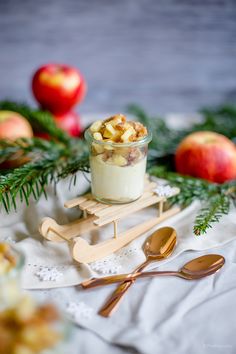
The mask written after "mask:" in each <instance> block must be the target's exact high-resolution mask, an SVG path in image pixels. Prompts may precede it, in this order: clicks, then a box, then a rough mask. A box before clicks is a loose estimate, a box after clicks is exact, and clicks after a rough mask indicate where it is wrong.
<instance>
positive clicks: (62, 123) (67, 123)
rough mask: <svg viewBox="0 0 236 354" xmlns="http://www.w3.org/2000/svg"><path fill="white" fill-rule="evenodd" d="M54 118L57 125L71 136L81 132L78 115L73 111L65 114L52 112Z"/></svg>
mask: <svg viewBox="0 0 236 354" xmlns="http://www.w3.org/2000/svg"><path fill="white" fill-rule="evenodd" d="M54 119H55V122H56V124H57V126H58V127H59V128H61V129H63V130H65V131H66V132H67V133H68V134H70V135H71V136H75V137H76V136H79V135H80V133H81V126H80V117H79V115H78V114H77V113H75V112H72V111H70V112H68V113H65V114H54Z"/></svg>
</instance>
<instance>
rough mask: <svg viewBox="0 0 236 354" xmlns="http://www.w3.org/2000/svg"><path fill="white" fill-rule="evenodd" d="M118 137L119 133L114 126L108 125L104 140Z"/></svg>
mask: <svg viewBox="0 0 236 354" xmlns="http://www.w3.org/2000/svg"><path fill="white" fill-rule="evenodd" d="M116 135H117V131H116V130H115V129H114V128H113V126H112V125H111V124H110V123H106V129H105V131H104V134H103V136H104V138H108V139H110V138H113V137H115V136H116Z"/></svg>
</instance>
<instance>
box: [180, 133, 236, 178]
mask: <svg viewBox="0 0 236 354" xmlns="http://www.w3.org/2000/svg"><path fill="white" fill-rule="evenodd" d="M175 166H176V170H177V172H179V173H181V174H183V175H189V176H193V177H198V178H203V179H206V180H208V181H210V182H215V183H224V182H225V181H229V180H232V179H235V178H236V147H235V145H234V144H233V142H232V141H230V140H229V139H228V138H227V137H226V136H224V135H221V134H218V133H214V132H210V131H199V132H196V133H192V134H190V135H188V136H187V137H186V138H184V139H183V140H182V142H181V143H180V144H179V146H178V147H177V150H176V154H175Z"/></svg>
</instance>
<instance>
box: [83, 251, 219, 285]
mask: <svg viewBox="0 0 236 354" xmlns="http://www.w3.org/2000/svg"><path fill="white" fill-rule="evenodd" d="M224 263H225V259H224V257H223V256H221V255H218V254H207V255H205V256H201V257H198V258H195V259H193V260H191V261H190V262H188V263H186V264H185V265H184V266H183V267H182V268H181V269H180V270H179V271H177V272H173V271H163V272H159V271H152V272H143V273H142V272H138V273H131V274H120V275H114V276H109V277H104V278H93V279H90V280H88V281H85V282H83V283H82V284H81V285H82V287H83V288H84V289H89V288H94V287H97V286H102V285H108V284H113V283H118V282H121V281H130V280H134V279H137V278H145V277H155V276H176V277H180V278H183V279H187V280H196V279H201V278H203V277H206V276H208V275H211V274H214V273H216V272H217V271H218V270H220V268H222V267H223V265H224Z"/></svg>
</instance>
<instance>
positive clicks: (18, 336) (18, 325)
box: [0, 295, 71, 354]
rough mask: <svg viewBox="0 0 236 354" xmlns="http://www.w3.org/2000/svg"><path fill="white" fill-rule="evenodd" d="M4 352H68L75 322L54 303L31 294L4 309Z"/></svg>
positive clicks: (0, 345) (0, 324)
mask: <svg viewBox="0 0 236 354" xmlns="http://www.w3.org/2000/svg"><path fill="white" fill-rule="evenodd" d="M0 329H1V331H0V338H1V341H0V354H20V353H22V354H23V353H24V354H26V353H27V354H65V353H68V350H67V349H68V348H67V343H68V339H69V337H70V332H71V325H70V324H69V322H68V321H66V320H64V319H63V318H62V316H61V315H60V313H59V312H58V310H57V308H56V307H55V306H54V305H53V304H41V305H37V303H36V302H35V301H34V300H33V299H32V298H31V297H30V296H28V295H24V296H21V299H20V300H19V301H18V303H17V304H15V305H14V306H12V307H10V308H7V309H4V310H2V311H0Z"/></svg>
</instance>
